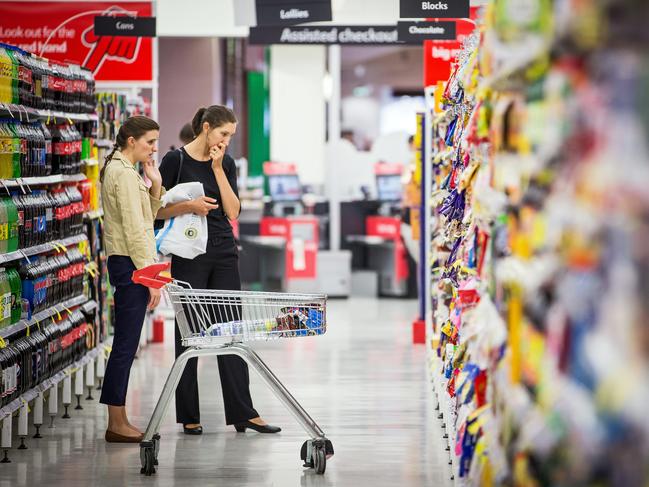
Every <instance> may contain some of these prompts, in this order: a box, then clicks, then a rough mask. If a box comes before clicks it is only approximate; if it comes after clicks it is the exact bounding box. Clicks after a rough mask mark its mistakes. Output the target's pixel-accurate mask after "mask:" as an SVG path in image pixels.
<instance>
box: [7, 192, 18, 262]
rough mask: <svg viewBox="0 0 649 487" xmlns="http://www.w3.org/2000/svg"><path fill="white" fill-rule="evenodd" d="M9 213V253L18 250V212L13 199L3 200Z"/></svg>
mask: <svg viewBox="0 0 649 487" xmlns="http://www.w3.org/2000/svg"><path fill="white" fill-rule="evenodd" d="M3 203H4V205H5V209H6V212H7V252H15V251H16V250H18V210H17V208H16V205H15V204H14V202H13V199H12V198H3Z"/></svg>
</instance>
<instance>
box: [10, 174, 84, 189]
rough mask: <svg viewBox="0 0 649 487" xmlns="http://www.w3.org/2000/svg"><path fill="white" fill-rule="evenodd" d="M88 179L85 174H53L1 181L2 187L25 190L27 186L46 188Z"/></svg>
mask: <svg viewBox="0 0 649 487" xmlns="http://www.w3.org/2000/svg"><path fill="white" fill-rule="evenodd" d="M85 179H87V178H86V175H85V174H82V173H79V174H52V175H50V176H39V177H29V178H15V179H0V187H4V188H23V189H24V188H25V186H27V187H30V186H44V185H47V184H60V183H74V182H79V181H83V180H85Z"/></svg>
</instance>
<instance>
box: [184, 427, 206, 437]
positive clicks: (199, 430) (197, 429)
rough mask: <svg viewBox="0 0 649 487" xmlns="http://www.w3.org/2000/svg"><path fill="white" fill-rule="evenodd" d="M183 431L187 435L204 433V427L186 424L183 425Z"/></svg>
mask: <svg viewBox="0 0 649 487" xmlns="http://www.w3.org/2000/svg"><path fill="white" fill-rule="evenodd" d="M183 433H185V434H186V435H202V434H203V427H202V426H196V427H195V428H188V427H186V426H185V425H183Z"/></svg>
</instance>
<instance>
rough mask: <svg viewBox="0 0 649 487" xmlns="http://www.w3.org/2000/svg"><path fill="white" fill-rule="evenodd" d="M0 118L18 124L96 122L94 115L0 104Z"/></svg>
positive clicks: (95, 115)
mask: <svg viewBox="0 0 649 487" xmlns="http://www.w3.org/2000/svg"><path fill="white" fill-rule="evenodd" d="M0 118H13V119H14V120H18V121H19V122H35V121H36V120H43V121H45V122H48V121H50V122H65V121H66V120H71V121H73V122H88V121H91V120H92V121H96V120H98V118H97V114H96V113H65V112H60V111H57V110H38V109H36V108H29V107H25V106H22V105H13V104H7V103H0Z"/></svg>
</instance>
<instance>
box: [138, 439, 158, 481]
mask: <svg viewBox="0 0 649 487" xmlns="http://www.w3.org/2000/svg"><path fill="white" fill-rule="evenodd" d="M155 460H156V458H155V448H154V447H153V445H151V446H143V447H140V461H141V463H142V468H141V469H140V473H141V474H144V475H146V476H147V477H150V476H151V475H153V474H154V473H155Z"/></svg>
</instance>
